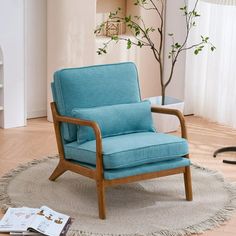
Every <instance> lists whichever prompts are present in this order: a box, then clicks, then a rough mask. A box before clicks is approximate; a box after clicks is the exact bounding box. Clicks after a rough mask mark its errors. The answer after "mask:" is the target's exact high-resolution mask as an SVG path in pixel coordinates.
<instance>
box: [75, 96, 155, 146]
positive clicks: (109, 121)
mask: <svg viewBox="0 0 236 236" xmlns="http://www.w3.org/2000/svg"><path fill="white" fill-rule="evenodd" d="M72 114H73V116H74V117H76V118H80V119H83V120H91V121H96V122H97V123H98V125H99V127H100V129H101V132H102V137H103V138H106V137H111V136H116V135H122V134H130V133H137V132H155V129H154V127H153V122H152V113H151V104H150V102H149V101H144V102H138V103H129V104H118V105H112V106H103V107H92V108H74V109H73V110H72ZM94 139H95V135H94V131H93V129H92V128H91V127H88V126H78V134H77V141H78V142H79V144H81V143H84V142H87V141H90V140H94Z"/></svg>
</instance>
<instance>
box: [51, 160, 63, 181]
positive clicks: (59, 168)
mask: <svg viewBox="0 0 236 236" xmlns="http://www.w3.org/2000/svg"><path fill="white" fill-rule="evenodd" d="M66 171H67V169H66V168H65V166H64V165H63V162H62V161H61V160H60V161H59V163H58V165H57V167H56V169H55V170H54V171H53V173H52V174H51V176H50V177H49V180H51V181H54V180H56V179H57V178H58V177H59V176H61V175H62V174H63V173H65V172H66Z"/></svg>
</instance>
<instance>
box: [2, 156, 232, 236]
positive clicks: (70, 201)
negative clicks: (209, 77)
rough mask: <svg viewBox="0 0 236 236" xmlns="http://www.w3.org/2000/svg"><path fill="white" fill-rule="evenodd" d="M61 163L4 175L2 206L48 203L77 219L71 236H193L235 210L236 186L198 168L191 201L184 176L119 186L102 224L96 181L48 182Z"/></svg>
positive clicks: (72, 177) (68, 176)
mask: <svg viewBox="0 0 236 236" xmlns="http://www.w3.org/2000/svg"><path fill="white" fill-rule="evenodd" d="M57 162H58V160H57V159H55V158H46V159H44V160H40V161H38V160H37V161H33V162H31V163H28V164H26V165H22V166H19V167H18V168H17V169H15V170H12V171H11V172H10V173H8V174H7V175H5V176H4V177H2V178H1V180H0V196H1V197H0V203H1V207H2V208H4V209H6V208H7V207H9V206H28V207H40V206H42V205H47V206H48V207H51V208H52V209H54V210H56V211H59V212H62V213H65V214H68V215H70V216H71V217H73V218H75V221H74V223H73V224H72V226H71V228H70V230H69V232H68V234H67V235H69V236H77V235H83V236H87V235H90V236H91V235H96V236H98V235H106V236H108V235H109V236H111V235H115V236H118V235H119V236H121V235H126V236H128V235H130V236H131V235H132V236H133V235H135V236H141V235H143V236H151V235H153V236H154V235H155V236H160V235H161V236H163V235H164V236H183V235H190V234H193V233H201V232H203V231H205V230H207V229H212V228H214V227H216V226H219V225H221V224H222V223H223V222H224V221H225V220H227V219H229V218H230V216H231V214H232V212H233V210H234V209H235V208H236V187H235V186H234V185H232V184H229V183H226V182H225V181H224V179H223V177H222V176H221V175H220V174H219V173H218V172H215V171H211V170H208V169H205V168H202V167H199V166H195V165H193V166H192V180H193V197H194V200H193V201H192V202H188V201H186V200H185V194H184V184H183V176H182V175H175V176H168V177H163V178H159V179H153V180H148V181H143V182H139V183H132V184H126V185H120V186H116V187H110V188H107V190H106V206H107V219H106V220H100V219H99V218H98V209H97V195H96V186H95V182H94V181H93V180H91V179H89V178H85V177H82V176H80V175H78V174H75V173H71V172H66V173H65V174H63V175H62V176H61V177H59V178H58V179H57V180H56V181H55V182H51V181H49V180H48V177H49V176H50V174H51V172H52V171H53V169H54V168H55V167H56V165H57Z"/></svg>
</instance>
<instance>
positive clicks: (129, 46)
mask: <svg viewBox="0 0 236 236" xmlns="http://www.w3.org/2000/svg"><path fill="white" fill-rule="evenodd" d="M131 46H132V42H131V40H130V39H128V41H127V49H130V48H131Z"/></svg>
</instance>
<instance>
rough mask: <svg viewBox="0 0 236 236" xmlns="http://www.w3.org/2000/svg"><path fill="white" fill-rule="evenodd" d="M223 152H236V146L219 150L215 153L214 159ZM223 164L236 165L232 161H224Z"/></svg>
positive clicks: (235, 162)
mask: <svg viewBox="0 0 236 236" xmlns="http://www.w3.org/2000/svg"><path fill="white" fill-rule="evenodd" d="M221 152H236V146H230V147H223V148H220V149H217V150H216V151H215V152H214V154H213V157H216V155H217V154H218V153H221ZM223 162H224V163H228V164H236V161H230V160H223Z"/></svg>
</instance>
